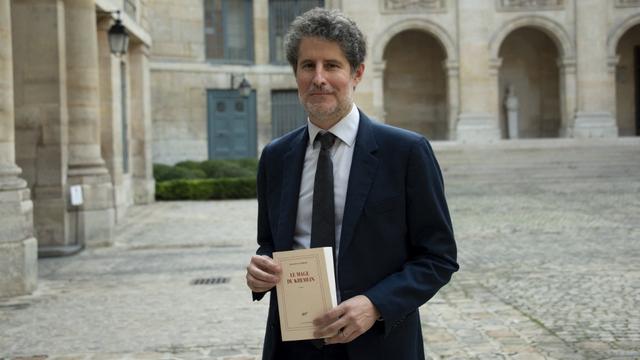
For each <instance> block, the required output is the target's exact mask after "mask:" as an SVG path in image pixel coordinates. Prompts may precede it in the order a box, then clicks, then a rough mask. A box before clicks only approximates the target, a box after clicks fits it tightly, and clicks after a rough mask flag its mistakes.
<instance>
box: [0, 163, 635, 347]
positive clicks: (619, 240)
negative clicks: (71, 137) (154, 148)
mask: <svg viewBox="0 0 640 360" xmlns="http://www.w3.org/2000/svg"><path fill="white" fill-rule="evenodd" d="M633 166H636V167H637V163H636V164H634V165H633ZM447 192H448V199H449V205H450V208H451V212H452V218H453V221H454V226H455V229H456V235H457V240H458V245H459V255H460V263H461V271H460V272H459V273H457V274H456V275H454V278H453V281H452V283H451V284H449V285H448V286H446V287H445V288H444V289H443V290H442V291H441V292H440V293H439V294H438V295H437V296H436V297H435V298H434V299H432V300H431V301H429V302H428V303H427V304H426V305H425V306H423V308H422V309H421V311H422V317H423V332H424V335H425V346H426V350H427V352H428V358H429V359H434V360H436V359H521V360H528V359H532V360H535V359H558V360H563V359H569V360H572V359H576V360H577V359H640V226H639V225H638V224H640V178H638V177H631V178H606V177H605V178H593V179H589V178H582V179H580V180H578V181H575V180H571V179H570V178H568V177H565V178H563V179H560V180H558V179H548V180H546V181H545V180H540V179H538V180H536V181H530V182H527V181H517V182H509V181H499V182H493V181H490V180H487V179H485V180H484V181H471V180H469V179H465V180H460V179H456V178H453V179H448V181H447ZM255 217H256V202H255V200H241V201H220V202H169V203H155V204H152V205H148V206H138V207H134V208H132V209H131V210H130V211H129V214H128V215H127V218H126V219H125V221H124V222H123V223H122V224H119V225H118V231H117V243H116V245H115V246H113V247H110V248H103V249H89V250H85V251H84V252H82V253H80V254H79V255H77V256H73V257H67V258H55V259H41V260H39V266H40V268H39V286H38V290H37V291H36V293H34V294H33V295H30V296H24V297H17V298H11V299H0V358H2V357H3V356H4V357H6V358H20V357H23V358H28V359H45V358H46V359H67V360H71V359H234V360H241V359H254V358H256V357H257V355H258V354H259V353H260V348H261V342H262V336H263V334H264V324H265V319H266V310H267V305H268V304H267V302H266V301H263V302H255V303H253V302H251V299H250V295H249V292H248V290H247V289H246V288H245V285H244V268H245V266H246V264H247V262H248V259H249V257H250V255H251V254H252V253H253V251H254V245H253V241H254V239H255ZM198 278H222V279H221V280H220V281H221V283H219V284H212V285H193V284H192V281H193V280H194V279H198ZM224 281H226V282H224Z"/></svg>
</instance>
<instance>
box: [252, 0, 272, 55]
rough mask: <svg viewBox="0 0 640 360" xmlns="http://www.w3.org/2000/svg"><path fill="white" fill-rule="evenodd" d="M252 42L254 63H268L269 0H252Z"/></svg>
mask: <svg viewBox="0 0 640 360" xmlns="http://www.w3.org/2000/svg"><path fill="white" fill-rule="evenodd" d="M253 44H254V47H253V48H254V49H255V54H254V56H255V63H256V64H258V65H260V64H268V63H269V62H270V61H269V1H267V0H255V1H253Z"/></svg>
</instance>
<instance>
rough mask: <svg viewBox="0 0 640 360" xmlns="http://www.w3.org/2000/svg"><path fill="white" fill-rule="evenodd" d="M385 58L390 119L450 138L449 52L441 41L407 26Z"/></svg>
mask: <svg viewBox="0 0 640 360" xmlns="http://www.w3.org/2000/svg"><path fill="white" fill-rule="evenodd" d="M383 58H384V60H385V61H386V66H385V70H384V77H383V78H384V81H383V89H384V111H385V118H386V122H387V123H388V124H391V125H394V126H398V127H401V128H405V129H408V130H412V131H415V132H417V133H420V134H423V135H425V136H426V137H427V138H429V139H430V140H446V139H448V138H449V131H448V121H447V75H446V71H445V68H444V61H445V59H446V52H445V50H444V49H443V47H442V45H441V44H440V42H439V41H438V40H437V39H436V38H435V37H434V36H432V35H430V34H428V33H426V32H423V31H419V30H406V31H403V32H401V33H399V34H397V35H396V36H394V37H393V38H392V39H391V40H390V41H389V43H388V44H387V46H386V47H385V50H384V55H383Z"/></svg>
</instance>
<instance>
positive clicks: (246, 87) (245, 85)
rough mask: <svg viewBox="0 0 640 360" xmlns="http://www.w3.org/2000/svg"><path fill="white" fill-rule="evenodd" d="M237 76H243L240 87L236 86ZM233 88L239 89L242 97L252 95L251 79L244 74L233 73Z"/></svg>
mask: <svg viewBox="0 0 640 360" xmlns="http://www.w3.org/2000/svg"><path fill="white" fill-rule="evenodd" d="M237 78H241V79H242V80H240V84H238V87H236V79H237ZM231 89H232V90H234V89H237V90H238V93H239V94H240V96H242V97H248V96H249V95H251V90H252V89H251V84H250V83H249V80H247V78H245V77H244V74H239V75H238V74H231Z"/></svg>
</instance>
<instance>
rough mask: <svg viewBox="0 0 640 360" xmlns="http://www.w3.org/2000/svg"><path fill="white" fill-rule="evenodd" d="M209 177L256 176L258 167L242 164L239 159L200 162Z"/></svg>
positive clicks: (201, 167)
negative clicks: (251, 167)
mask: <svg viewBox="0 0 640 360" xmlns="http://www.w3.org/2000/svg"><path fill="white" fill-rule="evenodd" d="M200 169H202V170H203V171H204V172H205V173H206V174H207V178H210V179H217V178H240V177H252V176H256V169H257V168H253V169H249V168H247V166H246V165H245V166H242V165H241V164H240V163H239V161H238V160H207V161H203V162H202V163H201V164H200Z"/></svg>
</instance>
